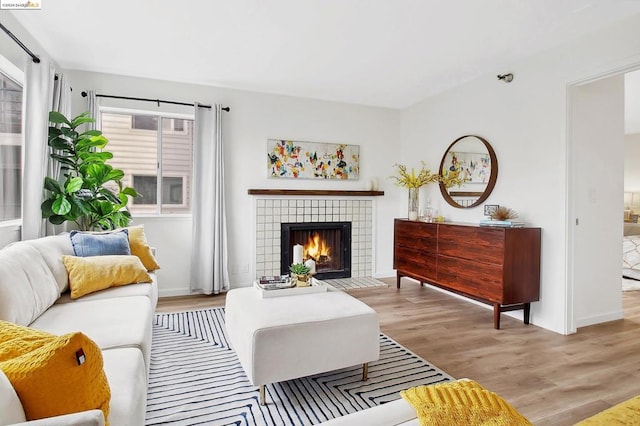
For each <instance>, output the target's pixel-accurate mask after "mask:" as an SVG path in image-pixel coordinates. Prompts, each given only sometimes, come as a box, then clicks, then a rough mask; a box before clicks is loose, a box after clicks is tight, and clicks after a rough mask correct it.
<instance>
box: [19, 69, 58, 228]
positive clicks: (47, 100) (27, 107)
mask: <svg viewBox="0 0 640 426" xmlns="http://www.w3.org/2000/svg"><path fill="white" fill-rule="evenodd" d="M53 79H54V70H53V66H52V65H51V64H50V63H49V62H48V61H47V60H45V59H41V60H40V63H37V64H36V63H35V62H33V61H31V60H29V61H28V62H27V66H26V70H25V85H24V92H25V93H24V103H23V105H24V158H23V166H22V239H23V240H31V239H34V238H38V237H41V236H43V235H44V228H45V227H44V226H43V223H44V222H43V220H42V213H41V210H40V204H42V196H43V186H44V177H45V174H46V168H47V162H48V158H49V147H48V145H47V140H48V133H49V108H51V103H52V94H53V82H54V80H53Z"/></svg>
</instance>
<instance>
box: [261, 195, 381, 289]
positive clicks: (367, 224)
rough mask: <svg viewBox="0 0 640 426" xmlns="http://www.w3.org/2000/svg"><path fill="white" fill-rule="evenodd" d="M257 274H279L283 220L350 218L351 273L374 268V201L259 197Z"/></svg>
mask: <svg viewBox="0 0 640 426" xmlns="http://www.w3.org/2000/svg"><path fill="white" fill-rule="evenodd" d="M255 205H256V277H260V276H262V275H279V274H280V224H281V223H303V222H351V276H352V277H354V278H356V277H370V276H371V273H372V270H373V264H372V263H373V248H372V247H373V201H372V200H361V199H351V198H350V199H331V200H326V199H322V200H320V199H306V198H300V197H295V198H290V199H273V198H267V199H263V198H259V199H256V203H255Z"/></svg>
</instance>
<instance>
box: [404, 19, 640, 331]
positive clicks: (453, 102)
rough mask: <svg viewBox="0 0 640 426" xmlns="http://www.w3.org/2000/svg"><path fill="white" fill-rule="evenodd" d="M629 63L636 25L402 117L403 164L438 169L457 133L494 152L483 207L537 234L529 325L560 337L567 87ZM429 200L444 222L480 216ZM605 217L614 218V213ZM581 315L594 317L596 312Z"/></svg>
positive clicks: (639, 45) (636, 58)
mask: <svg viewBox="0 0 640 426" xmlns="http://www.w3.org/2000/svg"><path fill="white" fill-rule="evenodd" d="M636 64H640V18H638V17H636V18H632V19H629V20H627V21H624V22H622V23H620V24H618V25H616V26H615V27H613V28H609V29H606V30H604V31H600V32H598V33H595V34H593V35H592V36H589V37H586V38H583V39H580V40H579V41H577V42H574V43H572V44H570V45H566V46H563V47H561V48H557V49H554V50H552V51H548V52H545V53H543V54H539V55H537V56H535V57H531V58H528V59H526V60H523V61H521V62H518V63H514V64H512V66H511V67H509V69H496V70H495V73H494V74H492V75H487V76H485V77H484V78H480V79H477V80H475V81H472V82H469V83H467V84H465V85H462V86H459V87H457V88H454V89H452V90H449V91H447V92H445V93H442V94H440V95H437V96H434V97H432V98H429V99H426V100H424V101H423V102H420V103H418V104H416V105H414V106H412V107H410V108H408V109H407V110H406V111H403V114H402V124H401V126H402V150H401V158H402V161H406V162H411V161H414V160H413V159H416V158H422V159H425V160H427V161H428V162H429V163H430V164H432V165H434V167H436V166H437V164H438V163H439V161H440V158H441V156H442V153H443V152H444V150H445V149H446V147H447V146H448V144H449V143H451V142H452V141H453V140H454V139H456V138H457V137H459V136H461V135H464V134H477V135H479V136H483V137H484V138H486V139H487V140H488V141H489V142H490V143H491V144H492V146H493V148H494V150H495V152H496V154H497V157H498V165H499V174H498V180H497V183H496V187H495V189H494V192H493V193H492V195H491V196H490V197H489V198H488V199H487V201H486V203H488V204H500V205H505V206H507V207H510V208H512V209H514V210H516V211H518V212H519V213H520V217H521V219H523V220H524V221H526V222H528V223H529V224H531V225H533V226H539V227H541V228H542V266H541V276H542V282H541V286H542V287H541V302H540V303H534V304H533V305H532V322H533V323H534V324H536V325H539V326H542V327H545V328H548V329H551V330H554V331H557V332H560V333H568V332H571V331H572V330H570V329H569V328H568V327H567V321H566V318H565V312H567V304H568V303H569V304H570V303H571V299H570V298H569V299H568V298H567V294H566V291H567V278H566V276H567V273H568V270H567V259H566V257H567V250H568V247H567V244H566V240H567V222H568V218H567V214H568V211H567V202H568V199H570V197H571V194H568V191H567V176H566V175H567V87H568V85H569V84H571V83H574V82H578V81H581V80H584V79H587V78H590V77H594V76H598V75H601V74H603V73H607V72H610V71H611V70H613V69H622V68H624V67H631V66H634V65H636ZM505 72H512V73H513V74H514V75H515V79H514V81H513V82H512V83H510V84H505V83H503V82H501V81H498V80H497V78H496V75H497V74H499V73H505ZM428 192H429V193H430V194H432V199H434V200H438V202H439V207H438V208H439V209H440V211H441V212H442V213H443V214H444V216H445V217H446V218H447V219H448V220H455V221H470V222H477V221H478V220H479V219H481V218H482V214H483V212H482V208H481V207H478V208H473V209H468V210H461V209H455V208H453V207H451V206H449V205H447V204H445V203H444V202H443V201H442V199H441V198H440V197H439V195H437V188H435V187H433V188H429V190H428ZM568 197H569V198H568ZM612 208H615V209H617V210H619V206H612ZM613 238H616V236H613ZM618 242H619V241H618ZM594 250H598V248H597V247H594ZM580 266H584V265H577V267H580ZM615 278H616V279H617V280H618V281H619V277H615ZM569 296H571V295H569ZM585 309H586V310H590V311H591V312H594V313H597V312H598V310H599V309H601V308H600V307H599V306H586V307H585ZM569 311H570V310H569ZM518 315H519V313H518Z"/></svg>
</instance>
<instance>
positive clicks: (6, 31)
mask: <svg viewBox="0 0 640 426" xmlns="http://www.w3.org/2000/svg"><path fill="white" fill-rule="evenodd" d="M0 28H2V30H3V31H4V32H5V33H7V35H8V36H9V37H11V40H13V41H15V42H16V43H17V44H18V46H20V47H21V48H22V50H24V51H25V52H27V54H28V55H29V56H31V59H32V60H33V62H35V63H36V64H39V63H40V58H38V57H37V56H36V55H35V54H34V53H33V52H32V51H30V50H29V48H28V47H27V46H25V45H24V44H23V43H22V42H21V41H20V40H19V39H18V37H16V36H15V35H14V34H13V33H12V32H11V31H9V30H8V29H7V27H5V26H4V25H2V22H0Z"/></svg>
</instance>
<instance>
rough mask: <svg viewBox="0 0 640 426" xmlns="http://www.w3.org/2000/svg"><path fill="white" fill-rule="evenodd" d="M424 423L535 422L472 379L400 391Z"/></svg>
mask: <svg viewBox="0 0 640 426" xmlns="http://www.w3.org/2000/svg"><path fill="white" fill-rule="evenodd" d="M400 395H401V396H402V397H403V398H404V399H405V400H406V401H407V402H408V403H409V404H411V405H412V406H413V407H414V408H415V409H416V413H417V415H418V419H419V420H420V425H422V426H427V425H428V426H448V425H467V426H480V425H483V426H503V425H504V426H520V425H531V423H530V422H529V421H528V420H527V419H526V418H524V416H522V414H520V413H519V412H518V411H517V410H516V409H515V408H513V407H512V406H511V405H510V404H509V403H508V402H506V401H505V400H504V399H502V398H501V397H500V396H499V395H497V394H496V393H493V392H490V391H488V390H486V389H484V388H483V387H482V386H480V384H478V383H477V382H474V381H472V380H464V381H457V382H450V383H440V384H437V385H430V386H418V387H415V388H411V389H407V390H405V391H402V392H400Z"/></svg>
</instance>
